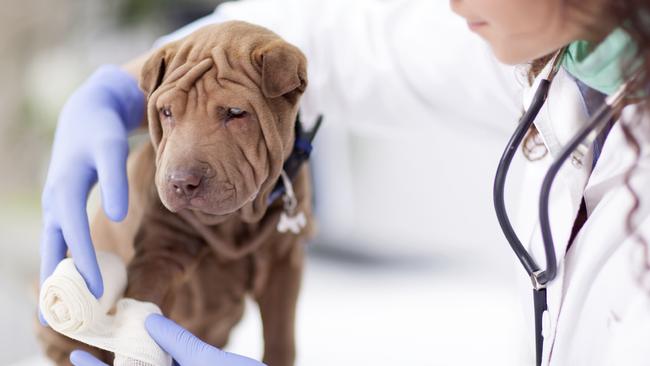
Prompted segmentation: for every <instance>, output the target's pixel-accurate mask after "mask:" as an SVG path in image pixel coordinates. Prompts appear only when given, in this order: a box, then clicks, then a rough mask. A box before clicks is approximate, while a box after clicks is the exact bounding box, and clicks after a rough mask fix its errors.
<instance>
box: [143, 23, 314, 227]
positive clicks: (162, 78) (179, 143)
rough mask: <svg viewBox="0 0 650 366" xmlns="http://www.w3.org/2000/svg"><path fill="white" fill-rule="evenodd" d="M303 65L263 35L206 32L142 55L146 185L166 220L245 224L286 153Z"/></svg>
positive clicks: (221, 28)
mask: <svg viewBox="0 0 650 366" xmlns="http://www.w3.org/2000/svg"><path fill="white" fill-rule="evenodd" d="M305 86H306V61H305V58H304V56H303V55H302V53H301V52H300V51H299V50H298V49H297V48H295V47H293V46H291V45H289V44H288V43H286V42H284V41H282V40H281V39H280V38H279V37H278V36H277V35H275V34H273V33H272V32H270V31H268V30H266V29H264V28H261V27H257V26H253V25H250V24H247V23H243V22H228V23H224V24H221V25H217V26H208V27H204V28H202V29H200V30H199V31H197V32H195V33H193V34H191V35H190V36H188V37H187V38H185V39H183V40H180V41H178V42H175V43H172V44H170V45H168V46H166V47H165V48H163V49H161V50H159V51H158V52H157V53H156V54H155V55H154V56H152V57H151V58H150V59H149V60H148V61H147V63H146V64H145V67H144V68H143V72H142V79H141V87H142V89H143V90H144V91H145V92H146V93H148V94H149V101H148V118H149V130H150V133H151V137H152V141H153V144H154V147H155V148H156V167H157V169H156V176H155V184H156V188H157V190H158V194H159V196H160V199H161V201H162V203H163V204H164V205H165V207H167V209H169V210H170V211H172V212H178V211H181V210H185V209H188V210H191V211H193V212H194V213H195V214H197V216H199V217H200V218H203V219H205V221H211V220H212V221H214V219H216V220H217V221H219V218H224V217H227V216H228V215H230V214H233V213H235V212H238V211H240V214H241V215H242V216H243V217H244V219H245V220H246V221H255V220H257V219H259V218H260V217H261V215H262V214H263V211H264V210H265V208H266V202H265V200H266V197H267V196H268V194H269V193H270V190H271V189H272V188H273V186H274V185H275V182H276V181H277V179H278V176H279V174H280V170H281V167H282V163H283V161H284V159H286V157H287V156H288V154H289V153H290V151H291V147H292V143H293V126H294V121H295V115H296V113H297V104H298V100H299V97H300V95H301V94H302V92H303V91H304V89H305Z"/></svg>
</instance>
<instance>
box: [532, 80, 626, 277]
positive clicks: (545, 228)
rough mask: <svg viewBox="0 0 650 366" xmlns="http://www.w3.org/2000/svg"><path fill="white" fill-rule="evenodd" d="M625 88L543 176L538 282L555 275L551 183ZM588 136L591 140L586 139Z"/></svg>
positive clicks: (604, 120) (610, 111)
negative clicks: (541, 259) (543, 260)
mask: <svg viewBox="0 0 650 366" xmlns="http://www.w3.org/2000/svg"><path fill="white" fill-rule="evenodd" d="M625 87H626V85H624V86H623V87H622V88H621V89H620V90H619V92H617V93H616V94H614V95H613V97H612V98H608V99H607V100H606V101H605V103H603V105H602V106H600V108H598V110H597V111H596V113H594V114H593V115H592V117H591V118H590V119H589V122H588V123H587V124H586V125H585V126H584V127H583V128H582V130H580V132H579V133H578V134H576V135H575V136H574V137H573V138H572V139H571V141H569V142H568V143H567V144H566V145H565V146H564V147H563V148H562V150H561V151H560V153H559V155H558V156H557V158H556V159H555V160H554V161H553V163H552V164H551V166H550V167H549V169H548V171H547V172H546V175H545V176H544V180H543V182H542V187H541V189H540V193H539V224H540V230H541V232H542V240H543V242H544V251H545V254H546V271H545V273H543V274H542V276H541V277H540V281H543V283H547V282H549V281H552V280H553V279H554V278H555V275H556V273H557V260H556V257H555V245H554V244H553V233H552V231H551V219H550V213H549V199H550V194H551V188H552V186H553V181H554V180H555V177H556V176H557V174H558V172H559V171H560V169H561V168H562V165H564V163H565V162H566V161H567V160H568V159H569V157H570V156H571V154H573V152H574V151H575V150H576V149H577V148H578V147H579V146H580V145H581V144H582V143H583V141H585V140H586V139H587V140H593V138H594V136H595V135H597V133H596V131H600V130H601V128H602V126H603V125H604V124H605V123H607V121H610V120H611V119H612V117H613V116H614V114H615V113H616V110H617V109H616V108H615V105H617V104H619V102H620V101H621V97H619V96H622V95H623V93H624V91H625ZM590 136H591V138H589V139H588V137H590ZM592 142H593V141H592Z"/></svg>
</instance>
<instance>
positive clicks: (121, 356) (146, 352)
mask: <svg viewBox="0 0 650 366" xmlns="http://www.w3.org/2000/svg"><path fill="white" fill-rule="evenodd" d="M97 261H98V262H99V268H100V270H101V272H102V277H103V280H104V295H103V296H102V297H101V298H100V299H99V300H97V299H95V297H94V296H93V295H92V293H90V291H89V290H88V288H87V287H86V283H85V281H84V279H83V277H82V276H81V274H79V272H78V271H77V268H76V267H75V265H74V263H73V261H72V259H71V258H66V259H64V260H63V261H61V263H59V265H58V266H57V267H56V270H55V271H54V273H53V274H52V275H51V276H50V277H48V278H47V279H46V280H45V281H44V282H43V285H42V286H41V292H40V299H39V306H40V309H41V313H42V314H43V317H44V318H45V320H46V321H47V323H48V325H49V326H50V327H52V329H54V330H55V331H57V332H59V333H61V334H63V335H65V336H67V337H70V338H72V339H75V340H78V341H80V342H83V343H86V344H89V345H91V346H94V347H97V348H100V349H104V350H107V351H110V352H113V353H115V361H114V365H115V366H127V365H129V366H133V365H138V366H169V365H171V357H170V356H169V355H168V354H167V353H165V352H164V351H163V350H162V349H161V348H160V347H159V346H158V345H157V344H156V342H155V341H154V340H153V339H152V338H151V337H150V336H149V333H147V330H146V329H145V327H144V321H145V319H146V317H147V316H148V315H149V314H152V313H158V314H160V313H161V312H160V309H159V308H158V306H157V305H155V304H153V303H149V302H142V301H137V300H134V299H128V298H121V296H122V294H123V293H124V289H125V287H126V266H125V265H124V263H123V262H122V260H121V259H120V258H119V257H117V256H115V255H113V254H110V253H105V252H98V253H97Z"/></svg>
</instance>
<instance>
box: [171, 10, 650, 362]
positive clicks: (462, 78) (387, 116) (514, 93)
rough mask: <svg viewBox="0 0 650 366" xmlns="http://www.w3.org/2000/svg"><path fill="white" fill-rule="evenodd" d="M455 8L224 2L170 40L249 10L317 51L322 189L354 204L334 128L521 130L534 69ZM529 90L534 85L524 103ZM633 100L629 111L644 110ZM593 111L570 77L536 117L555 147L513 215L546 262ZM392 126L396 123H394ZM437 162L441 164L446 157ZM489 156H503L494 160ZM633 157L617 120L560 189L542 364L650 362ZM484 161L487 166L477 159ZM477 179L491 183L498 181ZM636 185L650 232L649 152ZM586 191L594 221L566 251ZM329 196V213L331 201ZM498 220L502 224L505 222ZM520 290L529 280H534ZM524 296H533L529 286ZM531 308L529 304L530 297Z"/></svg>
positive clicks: (307, 113)
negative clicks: (632, 228) (568, 147)
mask: <svg viewBox="0 0 650 366" xmlns="http://www.w3.org/2000/svg"><path fill="white" fill-rule="evenodd" d="M447 12H449V9H448V4H447V2H446V1H435V0H433V1H432V0H383V1H381V0H356V1H346V0H345V1H344V0H328V1H321V0H247V1H242V2H233V3H226V4H223V5H221V6H220V7H219V8H217V10H216V11H215V13H214V14H213V15H211V16H208V17H206V18H203V19H202V20H200V21H198V22H196V23H193V24H191V25H189V26H188V27H186V28H184V29H181V30H180V31H177V32H175V33H173V34H172V35H170V36H168V37H164V38H162V39H161V40H160V41H159V43H164V42H167V41H169V40H170V39H175V38H179V37H181V36H183V35H185V34H187V33H189V32H191V31H192V30H194V29H195V28H197V27H198V26H200V25H203V24H206V23H212V22H217V21H224V20H230V19H240V20H246V21H250V22H253V23H257V24H260V25H263V26H266V27H268V28H270V29H272V30H274V31H276V32H277V33H279V34H280V35H281V36H283V37H284V38H285V39H287V40H288V41H290V42H292V43H294V44H296V45H297V46H298V47H300V48H301V49H302V50H303V52H304V53H305V54H306V55H307V58H308V60H309V83H310V85H309V88H308V91H307V93H306V94H305V96H304V99H303V105H302V107H301V108H302V113H303V116H304V120H306V121H310V120H312V118H313V117H314V116H315V115H316V114H318V113H325V114H326V116H327V119H328V123H329V124H330V125H329V126H328V129H327V130H323V132H322V133H321V135H320V136H319V141H322V140H323V139H327V140H328V141H329V142H328V149H329V150H328V152H327V154H321V157H320V159H319V160H318V161H317V164H316V167H317V169H318V167H319V165H320V166H321V169H325V170H328V171H339V172H340V173H339V174H337V175H336V176H335V177H332V178H331V179H328V177H320V178H321V179H320V180H319V183H320V185H319V187H318V189H319V190H325V191H331V192H335V194H336V196H337V197H339V199H338V200H337V202H343V204H345V202H349V201H352V199H351V197H348V198H347V199H346V196H348V195H350V194H351V193H350V192H348V191H347V190H346V184H345V181H346V179H350V176H349V175H346V174H345V172H346V171H347V170H349V169H350V167H349V166H346V162H345V159H339V158H338V157H340V156H342V155H345V154H346V151H345V150H346V149H348V148H349V147H347V146H346V145H345V144H344V143H343V142H342V141H340V140H344V139H345V137H344V136H343V134H342V133H340V131H339V130H338V129H337V128H336V124H337V123H354V128H357V129H363V128H365V127H367V126H369V125H372V127H373V131H375V132H373V133H378V134H382V133H384V134H395V133H399V129H402V130H413V129H438V131H440V132H441V133H442V132H444V129H445V128H446V127H445V124H448V123H454V124H464V126H465V127H464V128H466V133H467V135H468V136H469V135H472V134H474V133H475V131H474V130H475V129H476V126H480V133H481V134H484V135H485V138H486V139H487V138H488V136H489V135H490V134H491V133H493V134H494V135H498V136H503V135H504V134H505V133H508V134H509V133H510V131H512V129H513V125H512V123H510V122H509V121H516V119H517V117H518V116H519V115H520V113H521V110H522V106H521V102H520V100H521V94H520V93H519V92H520V91H521V89H522V88H523V86H522V85H523V84H524V83H523V82H522V81H521V80H523V78H518V77H517V76H518V75H517V72H516V70H515V69H512V68H506V67H502V66H499V65H498V64H497V63H495V62H494V60H493V59H492V58H491V57H490V55H489V54H488V53H487V51H486V49H485V47H484V46H483V45H482V43H481V42H480V40H478V39H477V38H476V37H474V36H473V35H470V34H469V32H468V31H467V30H466V29H465V28H466V27H465V26H464V24H463V22H462V21H461V20H451V19H453V18H450V17H449V16H448V15H447ZM443 13H444V14H445V15H444V16H443V15H442V14H443ZM442 91H444V92H442ZM530 94H531V93H530V92H526V93H524V99H525V100H526V101H525V103H524V106H527V105H528V104H527V99H529V98H530ZM461 106H464V108H461ZM632 108H633V107H628V108H627V109H626V113H633V112H632ZM488 116H489V117H488ZM584 120H585V112H584V108H583V106H582V104H581V99H580V96H579V93H578V90H577V87H576V85H575V83H574V82H573V80H571V79H570V78H568V77H567V76H566V75H565V74H564V73H563V72H561V73H560V74H559V75H558V76H557V77H556V80H555V82H554V83H553V86H552V89H551V93H550V97H549V101H548V103H547V104H546V105H545V106H544V108H543V109H542V112H541V113H540V116H539V118H538V120H537V121H536V124H537V126H538V129H539V130H540V131H542V132H543V133H542V136H543V138H544V140H545V142H546V143H547V144H548V146H549V149H550V151H551V154H550V155H549V156H547V157H546V158H544V159H543V160H541V161H537V162H527V161H525V162H524V163H522V164H523V165H524V166H525V169H526V181H525V183H524V184H522V187H523V189H524V191H523V192H522V195H521V199H520V202H521V207H520V209H519V215H517V217H518V220H517V221H516V230H517V232H518V233H519V235H520V237H522V238H523V239H524V241H527V240H528V241H530V243H531V244H530V246H531V248H532V250H533V253H534V257H535V258H536V259H537V260H538V262H540V263H542V265H543V258H544V257H543V255H542V254H543V252H542V245H541V238H540V234H539V227H538V225H537V209H536V205H537V197H538V194H539V186H540V183H541V178H542V177H543V174H544V173H545V172H546V169H547V167H548V165H549V163H550V161H551V156H552V155H553V153H556V152H557V146H559V145H558V144H560V145H561V144H562V143H564V142H566V141H567V140H568V139H569V138H570V137H571V136H572V134H573V133H574V132H575V130H576V128H577V126H578V125H579V124H580V123H583V122H584ZM395 121H399V125H398V127H399V129H394V128H393V127H394V126H395V125H396V124H395ZM332 122H333V123H334V126H332V125H331V124H332ZM323 134H324V136H323ZM646 136H650V133H647V134H646ZM339 141H340V142H339ZM462 143H463V141H459V144H462ZM445 158H446V159H449V158H450V157H445ZM431 159H432V169H433V166H434V163H436V160H435V157H432V158H431ZM490 159H493V160H494V161H496V159H497V156H496V155H495V156H490ZM630 160H631V151H630V149H629V148H628V146H627V145H626V143H625V139H624V137H623V135H622V131H621V129H620V126H618V125H617V126H615V127H614V128H613V130H612V131H611V132H610V136H609V138H608V139H607V141H606V144H605V146H604V149H603V152H602V155H601V157H600V160H599V161H598V164H597V166H596V168H595V170H594V171H593V172H590V168H589V167H590V166H591V164H590V163H589V162H585V164H584V168H582V169H576V168H574V167H573V166H571V165H570V164H568V166H567V167H565V168H564V169H563V170H562V171H561V174H560V176H559V177H558V179H557V182H556V183H555V185H554V187H553V191H552V197H551V220H552V228H553V234H554V238H555V243H556V245H557V248H556V255H557V258H558V275H557V279H556V280H555V281H553V282H552V283H551V284H550V285H549V287H548V303H549V311H548V314H547V315H546V316H545V320H546V325H545V329H544V333H545V339H546V341H545V348H544V360H545V362H546V363H548V364H550V365H557V366H562V365H647V364H648V362H650V297H649V296H648V295H649V294H650V288H648V287H650V286H647V281H646V287H645V288H643V286H642V285H641V284H639V283H638V282H637V281H636V279H635V276H636V275H637V273H638V267H639V263H638V262H639V258H640V248H641V247H640V245H639V244H637V242H636V241H635V239H634V238H633V237H631V236H630V235H628V234H627V233H626V229H625V222H624V219H625V215H626V213H627V212H628V211H629V207H630V205H631V198H630V195H629V194H628V192H627V190H626V188H625V187H624V186H623V184H622V181H621V179H622V176H623V174H624V172H625V169H626V167H627V166H628V165H629V164H630ZM324 165H325V166H326V167H325V168H322V167H323V166H324ZM328 165H329V167H327V166H328ZM332 166H335V168H333V167H332ZM475 168H476V169H481V168H483V167H480V166H476V167H473V166H469V167H468V169H475ZM490 169H491V168H490ZM590 173H591V174H590ZM463 178H464V177H460V176H459V177H458V179H459V180H462V179H463ZM477 184H480V185H482V186H487V187H489V186H490V185H491V181H485V182H482V183H477ZM633 185H634V187H635V188H636V191H637V194H638V195H639V196H640V198H641V201H642V202H641V208H640V210H639V213H638V214H637V215H636V218H637V222H638V225H639V226H638V227H639V228H640V232H643V233H644V235H645V237H647V238H650V215H649V213H650V190H649V189H648V187H650V155H649V154H648V152H647V150H644V152H643V156H642V158H641V161H640V168H639V169H638V170H637V174H635V176H634V179H633ZM583 194H584V197H585V200H586V204H587V208H588V212H589V218H588V220H587V222H586V224H585V225H584V227H583V229H582V230H581V232H580V234H579V235H578V237H577V238H576V241H575V242H574V244H573V246H572V247H571V250H570V251H569V252H568V253H567V254H566V255H565V254H564V253H565V248H566V242H567V238H568V236H569V233H570V231H571V228H572V226H573V221H574V218H575V215H576V213H577V211H578V208H579V206H580V201H581V199H582V197H583ZM333 195H334V194H332V195H330V196H333ZM319 204H320V205H321V209H322V206H323V205H325V206H327V205H328V204H330V202H327V201H324V202H319ZM486 207H487V205H486ZM352 211H353V210H346V209H344V207H343V208H341V207H340V206H339V207H337V212H339V214H338V215H337V220H338V221H337V222H336V223H335V224H336V225H338V226H340V227H345V226H346V225H349V224H350V222H354V218H353V217H351V216H350V215H351V212H352ZM492 224H493V223H492ZM477 225H480V223H477ZM491 228H493V229H494V230H496V226H494V225H492V226H491ZM343 232H345V230H344V231H343ZM523 286H524V288H525V289H529V288H530V284H529V283H524V284H523ZM522 292H524V293H526V295H527V297H526V299H528V297H529V294H530V292H531V291H524V290H523V289H522ZM526 306H527V309H530V308H532V304H526ZM530 319H532V314H531V316H530ZM531 327H532V322H531ZM432 357H434V358H435V355H432ZM531 363H532V362H531ZM486 364H490V362H489V361H488V360H486Z"/></svg>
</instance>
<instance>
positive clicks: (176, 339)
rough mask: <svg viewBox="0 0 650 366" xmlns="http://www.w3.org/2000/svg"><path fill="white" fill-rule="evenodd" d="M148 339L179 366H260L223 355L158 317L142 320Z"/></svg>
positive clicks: (222, 352) (248, 359)
mask: <svg viewBox="0 0 650 366" xmlns="http://www.w3.org/2000/svg"><path fill="white" fill-rule="evenodd" d="M144 324H145V327H146V328H147V331H148V332H149V335H151V337H152V338H153V339H154V340H155V341H156V343H158V345H159V346H160V347H161V348H162V349H163V350H165V352H167V353H169V354H170V355H171V356H172V358H173V359H174V360H176V361H177V362H178V363H179V364H180V365H181V366H189V365H193V366H194V365H196V366H203V365H205V366H207V365H211V366H263V365H264V364H262V363H260V362H258V361H255V360H253V359H250V358H248V357H244V356H240V355H236V354H234V353H229V352H224V351H222V350H220V349H218V348H216V347H212V346H211V345H209V344H207V343H205V342H203V341H201V340H200V339H198V338H197V337H196V336H195V335H193V334H192V333H190V332H189V331H188V330H187V329H185V328H183V327H181V326H180V325H178V324H176V323H175V322H174V321H172V320H169V319H167V318H165V317H164V316H162V315H159V314H151V315H149V316H148V317H147V319H146V320H145V323H144Z"/></svg>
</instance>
